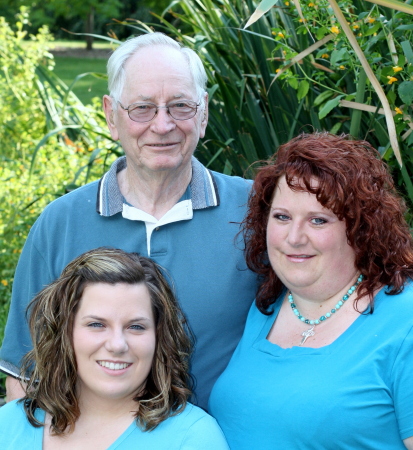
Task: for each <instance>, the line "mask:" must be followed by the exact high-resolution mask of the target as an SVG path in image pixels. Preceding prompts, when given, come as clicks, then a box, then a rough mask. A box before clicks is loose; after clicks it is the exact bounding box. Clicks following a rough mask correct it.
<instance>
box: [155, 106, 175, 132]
mask: <svg viewBox="0 0 413 450" xmlns="http://www.w3.org/2000/svg"><path fill="white" fill-rule="evenodd" d="M175 127H176V122H175V119H174V118H173V117H172V116H171V115H170V114H169V112H168V109H167V107H166V106H158V112H157V113H156V116H155V117H154V118H153V119H152V122H151V130H152V131H153V132H155V133H157V134H161V135H162V134H167V133H169V132H170V131H172V130H174V129H175Z"/></svg>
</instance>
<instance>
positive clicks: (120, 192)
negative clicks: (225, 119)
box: [0, 33, 256, 407]
mask: <svg viewBox="0 0 413 450" xmlns="http://www.w3.org/2000/svg"><path fill="white" fill-rule="evenodd" d="M108 76H109V92H110V95H109V96H108V95H105V96H104V98H103V107H104V111H105V114H106V119H107V124H108V126H109V129H110V132H111V135H112V137H113V139H115V140H119V141H120V143H121V145H122V147H123V150H124V152H125V156H124V157H121V158H119V159H118V160H117V161H115V163H114V164H113V165H112V167H111V168H110V170H109V172H107V173H106V174H105V175H104V176H103V178H102V179H101V180H100V182H93V183H90V184H88V185H86V186H83V187H81V188H79V189H77V190H75V191H73V192H71V193H69V194H67V195H65V196H63V197H61V198H59V199H57V200H56V201H54V202H52V203H51V204H50V205H49V206H48V207H47V208H45V210H44V212H43V213H42V214H41V216H40V217H39V219H38V220H37V222H36V223H35V225H34V226H33V227H32V230H31V232H30V234H29V237H28V239H27V242H26V244H25V246H24V249H23V252H22V255H21V258H20V261H19V264H18V266H17V270H16V275H15V279H14V289H13V299H12V304H11V308H10V313H9V318H8V322H7V326H6V334H5V339H4V342H3V346H2V349H1V354H0V356H1V362H0V370H2V371H3V372H5V373H6V374H8V375H9V377H8V379H7V383H6V385H7V391H8V392H7V395H8V399H9V400H11V399H12V398H16V397H18V396H21V395H22V394H23V391H22V390H21V388H20V385H19V384H18V383H17V382H16V380H15V379H13V378H12V377H17V376H18V374H19V369H18V367H19V364H20V360H21V358H22V356H23V355H24V353H25V352H27V351H28V350H29V349H30V348H31V342H30V337H29V334H28V329H27V325H26V321H25V309H26V307H27V304H28V303H29V301H30V300H31V299H32V298H33V296H34V295H35V294H36V293H37V292H38V291H39V290H40V289H41V288H42V287H43V286H44V285H46V284H48V283H49V282H51V281H52V280H53V279H55V278H57V277H58V276H59V275H60V272H61V270H62V269H63V268H64V267H65V265H66V264H67V263H68V262H69V261H71V260H72V259H73V258H75V257H76V256H78V255H79V254H81V253H83V252H84V251H86V250H89V249H92V248H96V247H100V246H110V247H117V248H121V249H123V250H126V251H135V252H138V253H140V254H142V255H145V256H150V257H151V258H153V259H154V260H155V261H156V262H158V263H159V264H160V265H162V266H163V267H165V268H166V270H167V272H168V273H169V275H170V278H171V280H172V282H173V284H174V287H175V290H176V293H177V296H178V299H179V301H180V303H181V305H182V308H183V310H184V312H185V314H186V317H187V319H188V322H189V325H190V328H191V329H192V331H193V333H194V335H195V340H196V342H195V352H194V355H193V358H192V367H191V372H192V374H193V375H194V377H195V379H196V386H197V388H196V390H195V399H194V401H196V402H197V403H198V404H199V405H200V406H203V407H205V406H206V404H207V400H208V397H209V392H210V390H211V388H212V385H213V383H214V381H215V380H216V379H217V377H218V376H219V375H220V373H221V372H222V371H223V369H224V368H225V366H226V364H227V363H228V361H229V358H230V356H231V354H232V351H233V350H234V348H235V346H236V344H237V342H238V340H239V338H240V336H241V333H242V329H243V325H244V322H245V318H246V315H247V311H248V309H249V306H250V304H251V303H252V300H253V298H254V295H255V291H256V278H255V276H254V275H253V274H252V273H251V272H250V271H249V270H247V269H246V266H245V262H244V259H243V254H242V250H241V249H240V246H237V245H236V243H235V237H236V235H237V232H238V229H239V228H238V225H237V223H239V222H240V221H241V220H242V219H243V216H244V213H245V206H246V202H247V197H248V192H249V189H250V184H249V183H248V182H247V181H245V180H243V179H241V178H237V177H228V176H225V175H222V174H218V173H215V172H211V171H209V170H207V169H206V168H205V167H204V166H203V165H202V164H201V163H200V162H199V161H197V159H195V158H194V157H193V153H194V151H195V148H196V146H197V143H198V140H199V139H200V138H202V137H203V136H204V134H205V129H206V126H207V121H208V96H207V93H206V91H205V85H206V74H205V70H204V68H203V65H202V62H201V60H200V59H199V57H198V56H197V55H196V53H194V52H193V51H192V50H190V49H188V48H182V47H181V46H180V45H179V44H178V43H177V42H175V41H174V40H172V39H170V38H168V37H167V36H165V35H163V34H161V33H152V34H147V35H144V36H140V37H137V38H133V39H130V40H128V41H126V42H124V43H123V44H122V45H121V46H120V47H119V48H118V49H117V50H116V51H115V52H114V53H113V54H112V56H111V58H110V59H109V62H108Z"/></svg>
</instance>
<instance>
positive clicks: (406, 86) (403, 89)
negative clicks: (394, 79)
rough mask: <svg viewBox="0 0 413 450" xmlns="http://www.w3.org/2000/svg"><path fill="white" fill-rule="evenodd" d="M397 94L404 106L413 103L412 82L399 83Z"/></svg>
mask: <svg viewBox="0 0 413 450" xmlns="http://www.w3.org/2000/svg"><path fill="white" fill-rule="evenodd" d="M398 93H399V96H400V98H401V100H402V102H403V103H404V104H406V105H411V103H412V102H413V81H403V83H400V86H399V89H398Z"/></svg>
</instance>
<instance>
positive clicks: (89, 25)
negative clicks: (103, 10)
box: [85, 6, 95, 50]
mask: <svg viewBox="0 0 413 450" xmlns="http://www.w3.org/2000/svg"><path fill="white" fill-rule="evenodd" d="M94 27H95V8H93V6H91V7H90V10H89V13H88V15H87V18H86V26H85V29H86V33H89V34H92V33H93V31H94ZM86 50H93V37H92V36H86Z"/></svg>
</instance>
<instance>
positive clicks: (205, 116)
mask: <svg viewBox="0 0 413 450" xmlns="http://www.w3.org/2000/svg"><path fill="white" fill-rule="evenodd" d="M204 102H205V106H204V111H203V112H202V119H201V128H200V130H199V137H200V138H201V139H202V138H203V137H204V136H205V130H206V127H207V125H208V93H207V92H205V97H204Z"/></svg>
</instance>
